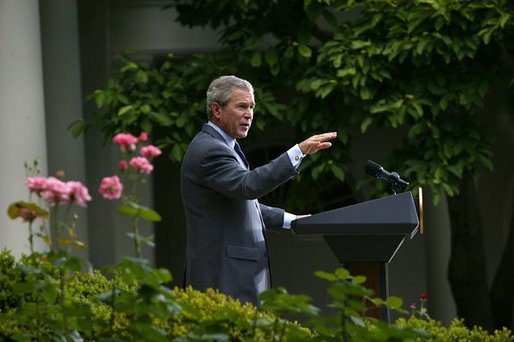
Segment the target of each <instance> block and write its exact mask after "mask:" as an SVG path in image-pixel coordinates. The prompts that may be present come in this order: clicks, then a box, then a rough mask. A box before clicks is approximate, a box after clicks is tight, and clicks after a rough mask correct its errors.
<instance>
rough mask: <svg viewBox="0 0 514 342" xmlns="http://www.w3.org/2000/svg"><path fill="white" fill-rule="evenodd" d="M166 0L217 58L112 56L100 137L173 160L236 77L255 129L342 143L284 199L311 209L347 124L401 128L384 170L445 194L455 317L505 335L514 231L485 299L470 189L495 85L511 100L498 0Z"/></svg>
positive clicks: (506, 32) (485, 160)
mask: <svg viewBox="0 0 514 342" xmlns="http://www.w3.org/2000/svg"><path fill="white" fill-rule="evenodd" d="M172 3H173V4H172V5H170V7H173V8H174V9H175V10H176V11H177V12H178V14H179V16H178V20H179V21H180V23H182V24H183V25H189V26H210V27H212V28H215V29H217V30H219V32H220V37H221V38H220V41H221V44H222V48H221V49H220V50H219V51H216V52H214V53H210V54H204V55H197V56H194V57H193V58H191V59H187V60H180V59H177V58H173V57H170V58H168V59H166V60H165V61H164V62H163V63H162V64H161V65H160V66H159V67H158V68H154V67H151V66H147V65H144V64H140V63H136V62H135V61H133V60H131V59H123V60H122V65H121V67H120V69H119V72H118V73H117V74H116V75H115V76H114V77H113V79H112V80H111V84H110V85H109V87H108V88H107V89H104V90H97V91H96V92H95V94H93V97H94V98H95V100H96V101H97V104H98V106H99V107H100V108H102V111H101V112H100V113H99V114H97V116H96V118H97V122H98V123H100V127H101V129H102V130H103V131H104V133H105V134H106V136H112V133H114V132H117V131H130V130H132V131H134V132H135V133H137V132H139V130H140V129H141V128H142V129H144V130H147V131H151V130H152V128H153V127H154V126H156V125H157V126H164V127H167V128H168V129H166V132H168V134H166V136H165V137H163V138H162V140H161V142H160V145H161V146H162V147H169V151H170V152H169V153H170V156H171V158H172V159H173V160H176V161H179V160H180V159H181V157H182V154H183V152H184V151H185V148H186V146H187V142H188V141H189V139H190V138H191V136H192V135H193V134H194V133H195V132H196V130H197V128H198V127H199V125H200V124H201V122H203V121H204V119H203V118H204V117H203V116H202V114H201V113H203V112H204V111H205V109H204V103H203V98H204V91H205V89H206V87H207V85H208V83H209V82H210V80H212V79H213V78H214V77H216V76H218V75H220V74H237V75H238V76H241V77H244V78H247V79H249V80H251V81H252V83H254V84H255V85H257V88H256V93H257V99H256V100H257V103H258V114H257V115H258V117H257V118H256V121H255V125H256V126H257V131H263V130H264V129H273V128H274V127H284V125H287V127H288V131H292V132H291V137H290V138H291V139H292V140H298V139H300V138H303V137H305V136H306V135H308V134H311V133H312V132H316V131H318V132H319V131H327V130H337V132H338V139H339V143H338V144H336V146H334V148H332V149H330V150H329V151H328V152H327V153H324V154H320V155H316V156H313V158H310V160H309V161H307V162H311V163H313V165H312V167H309V168H306V171H305V172H303V173H302V174H301V177H302V178H301V182H297V183H294V184H293V187H292V189H291V191H292V192H293V193H294V192H295V191H298V190H299V188H300V187H301V191H302V192H303V193H306V192H308V194H309V195H308V196H301V197H300V196H289V199H295V198H302V199H303V202H301V203H293V204H294V205H296V206H298V207H302V206H303V207H311V208H312V207H313V206H314V205H315V203H319V202H322V196H321V194H322V193H323V192H324V191H327V190H328V189H330V188H332V187H334V186H335V184H336V182H339V183H340V182H341V181H344V180H346V178H347V174H348V165H349V163H350V158H349V155H348V150H349V144H350V142H351V132H354V131H355V127H357V128H358V129H360V131H361V132H366V131H367V130H368V129H369V128H370V127H372V126H377V127H391V128H403V130H404V131H406V132H407V133H406V135H405V137H404V141H403V144H402V146H401V147H400V148H398V149H397V150H395V151H394V152H393V153H392V155H391V158H390V159H389V160H387V161H386V164H385V166H387V165H388V164H389V165H397V166H398V165H402V166H403V169H401V170H399V171H401V173H402V175H404V176H405V177H406V178H407V179H409V180H411V182H412V184H413V185H420V186H423V187H427V188H430V189H431V190H432V193H433V194H434V198H435V201H438V200H439V199H440V197H441V195H443V194H446V195H448V197H449V202H448V204H449V211H450V218H451V237H452V240H451V246H452V254H451V260H450V266H449V271H448V274H449V280H450V283H451V287H452V290H453V294H454V298H455V301H456V304H457V310H458V314H459V316H460V317H462V318H464V319H465V320H466V323H467V324H468V325H474V324H476V325H480V326H483V327H486V328H492V327H493V326H494V325H496V326H502V325H504V326H512V324H513V318H512V312H513V310H512V308H513V294H512V293H511V292H512V288H514V284H513V282H514V280H513V278H512V269H513V267H514V258H512V257H509V256H511V255H512V253H513V251H514V232H513V231H514V224H513V228H511V232H510V235H509V236H510V238H509V241H508V242H507V246H506V249H505V253H504V257H503V259H502V262H501V264H500V267H499V268H498V272H497V273H496V277H495V280H494V284H493V286H492V289H491V290H489V289H488V286H487V283H486V266H485V253H484V247H483V241H482V234H483V233H482V229H483V227H482V223H481V221H480V217H479V214H478V208H477V203H476V198H477V193H476V184H475V182H476V180H477V178H478V177H479V175H480V172H481V170H483V168H484V167H485V168H492V162H491V155H492V152H491V147H492V146H493V143H494V140H493V139H492V137H491V136H490V134H488V133H487V132H485V131H484V129H483V127H480V126H479V124H478V122H477V115H478V113H479V111H480V109H481V108H482V106H483V103H484V100H485V99H486V97H487V95H488V94H490V93H491V91H492V89H495V91H496V92H497V93H498V89H501V90H502V91H507V92H508V91H509V89H508V86H509V82H510V81H511V77H512V71H511V70H509V69H508V67H507V65H508V60H509V59H510V58H511V57H512V53H511V52H512V50H510V48H511V47H510V46H509V45H508V42H509V40H511V38H512V36H513V23H514V21H513V19H512V6H510V7H509V4H508V3H507V1H504V0H485V1H482V0H466V1H464V0H444V1H443V0H414V1H413V0H369V1H353V0H273V1H270V0H255V1H249V0H240V1H229V0H205V1H201V2H200V1H190V0H175V1H172ZM286 104H287V105H286ZM80 127H81V125H80V124H79V125H77V126H75V128H77V129H80ZM291 128H292V129H291ZM258 135H259V134H258V133H255V134H254V136H258ZM335 161H337V163H336V162H335ZM304 166H309V165H304ZM321 175H325V176H326V177H323V178H321V177H320V176H321ZM313 182H316V183H315V184H316V186H313ZM378 190H384V189H378ZM290 204H291V203H290ZM499 303H501V305H499Z"/></svg>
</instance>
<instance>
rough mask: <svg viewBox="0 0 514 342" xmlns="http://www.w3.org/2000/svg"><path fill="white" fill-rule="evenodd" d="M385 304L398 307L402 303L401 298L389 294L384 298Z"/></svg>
mask: <svg viewBox="0 0 514 342" xmlns="http://www.w3.org/2000/svg"><path fill="white" fill-rule="evenodd" d="M386 304H387V306H389V307H390V308H391V309H400V308H401V307H402V305H403V299H401V298H400V297H395V296H390V297H387V299H386Z"/></svg>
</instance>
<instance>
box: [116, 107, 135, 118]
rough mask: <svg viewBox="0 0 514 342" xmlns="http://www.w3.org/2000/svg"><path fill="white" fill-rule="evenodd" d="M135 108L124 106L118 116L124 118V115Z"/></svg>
mask: <svg viewBox="0 0 514 342" xmlns="http://www.w3.org/2000/svg"><path fill="white" fill-rule="evenodd" d="M133 108H134V107H133V106H132V105H128V106H123V107H121V108H120V109H119V110H118V116H122V115H124V114H127V113H128V112H130V111H132V109H133Z"/></svg>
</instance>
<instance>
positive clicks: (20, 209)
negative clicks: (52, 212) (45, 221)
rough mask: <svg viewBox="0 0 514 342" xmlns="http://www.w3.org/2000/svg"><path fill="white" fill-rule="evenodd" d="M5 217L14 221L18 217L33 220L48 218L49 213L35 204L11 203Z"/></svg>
mask: <svg viewBox="0 0 514 342" xmlns="http://www.w3.org/2000/svg"><path fill="white" fill-rule="evenodd" d="M7 215H8V216H9V218H10V219H12V220H14V219H16V218H18V217H29V218H33V219H35V218H37V217H42V218H48V216H49V213H48V211H46V210H45V209H43V208H41V207H40V206H38V205H37V204H36V203H31V202H24V201H20V202H15V203H12V204H11V205H10V206H9V208H8V209H7Z"/></svg>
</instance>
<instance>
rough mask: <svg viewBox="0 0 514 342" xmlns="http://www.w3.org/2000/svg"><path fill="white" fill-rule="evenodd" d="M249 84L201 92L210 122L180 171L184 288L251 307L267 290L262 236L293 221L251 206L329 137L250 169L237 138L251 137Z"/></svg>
mask: <svg viewBox="0 0 514 342" xmlns="http://www.w3.org/2000/svg"><path fill="white" fill-rule="evenodd" d="M254 107H255V100H254V92H253V87H252V85H251V84H250V83H249V82H248V81H246V80H243V79H240V78H237V77H235V76H222V77H219V78H217V79H215V80H214V81H213V82H212V83H211V85H210V86H209V88H208V90H207V116H208V119H209V122H208V123H207V124H205V125H204V126H203V128H202V130H201V131H200V132H199V133H198V134H197V135H196V136H195V137H194V139H193V140H192V141H191V143H190V145H189V147H188V149H187V151H186V154H185V156H184V160H183V162H182V168H181V192H182V199H183V202H184V207H185V214H186V222H187V255H186V273H185V285H191V286H192V287H193V288H195V289H197V290H202V291H203V290H205V289H207V288H214V289H218V290H219V291H220V292H222V293H225V294H227V295H230V296H232V297H234V298H238V299H239V300H241V301H242V302H251V303H254V304H255V305H258V304H259V302H258V295H259V294H260V293H261V292H263V291H265V290H267V289H269V288H270V286H271V285H270V284H271V283H270V270H269V261H268V252H267V246H266V237H265V233H264V229H280V228H289V227H290V224H291V221H292V220H294V219H296V218H298V217H297V216H296V215H293V214H290V213H287V212H285V211H284V210H283V209H280V208H273V207H269V206H266V205H264V204H261V203H259V202H258V199H259V198H260V197H262V196H264V195H266V194H267V193H269V192H270V191H272V190H273V189H275V188H276V187H278V186H279V185H281V184H283V183H285V182H286V181H287V180H289V179H290V178H292V177H293V176H294V175H295V174H297V172H298V166H299V164H300V162H301V160H302V158H303V157H304V156H305V155H307V154H312V153H315V152H317V151H319V150H322V149H326V148H329V147H330V146H331V143H330V142H329V140H331V139H334V138H335V137H336V136H337V134H336V133H335V132H331V133H325V134H320V135H314V136H312V137H310V138H308V139H307V140H305V141H303V142H301V143H299V144H297V145H295V146H293V147H292V148H291V149H289V150H288V151H287V152H284V153H283V154H282V155H280V156H279V157H278V158H276V159H274V160H272V161H271V162H269V163H268V164H266V165H263V166H260V167H257V168H255V169H253V170H250V169H249V168H248V162H247V161H246V158H245V156H244V154H243V153H242V151H241V150H240V147H239V144H238V143H237V140H236V139H241V138H245V137H246V136H247V134H248V132H249V130H250V126H251V124H252V120H253V109H254Z"/></svg>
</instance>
